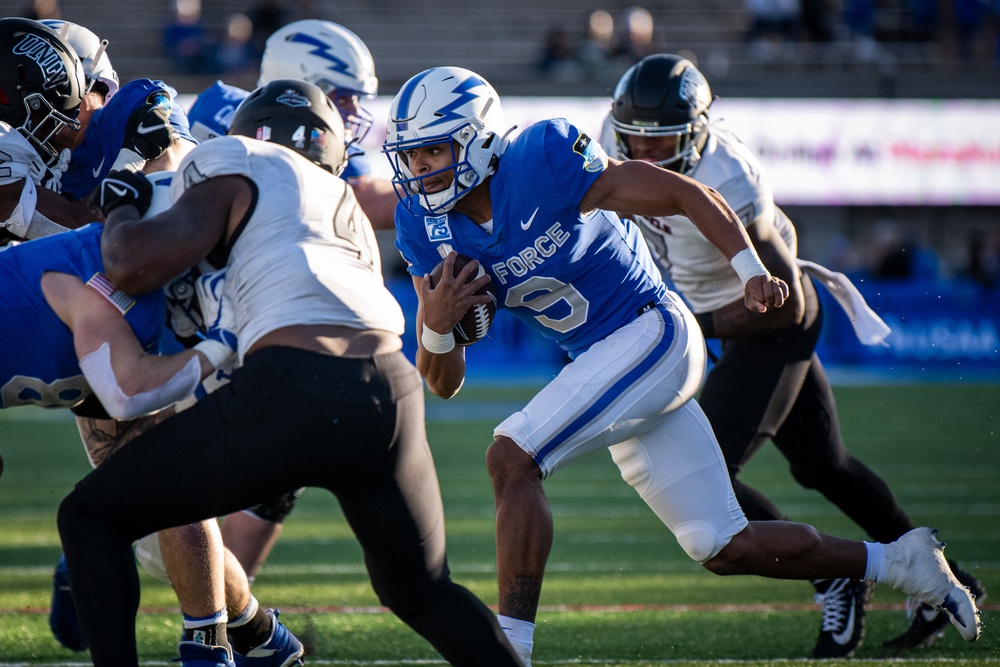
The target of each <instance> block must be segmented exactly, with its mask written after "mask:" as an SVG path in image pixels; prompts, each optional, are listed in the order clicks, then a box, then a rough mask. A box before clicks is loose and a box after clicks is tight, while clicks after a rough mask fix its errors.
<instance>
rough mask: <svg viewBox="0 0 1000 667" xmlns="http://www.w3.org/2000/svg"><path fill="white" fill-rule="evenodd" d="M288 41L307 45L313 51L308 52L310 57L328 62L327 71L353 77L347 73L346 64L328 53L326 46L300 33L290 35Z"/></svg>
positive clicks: (328, 49)
mask: <svg viewBox="0 0 1000 667" xmlns="http://www.w3.org/2000/svg"><path fill="white" fill-rule="evenodd" d="M288 41H290V42H297V43H299V44H308V45H309V46H311V47H313V49H312V50H311V51H310V52H309V53H310V55H314V56H317V57H319V58H322V59H323V60H328V61H330V67H329V69H330V70H331V71H333V72H339V73H341V74H346V75H348V76H354V74H353V72H349V71H348V70H347V63H346V62H344V61H343V60H341V59H340V58H338V57H337V56H335V55H333V54H332V53H331V52H330V46H329V45H328V44H326V43H324V42H321V41H320V40H318V39H315V38H314V37H310V36H309V35H305V34H303V33H301V32H299V33H295V34H294V35H292V37H291V39H289V40H288Z"/></svg>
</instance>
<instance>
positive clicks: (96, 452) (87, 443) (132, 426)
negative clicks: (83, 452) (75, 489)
mask: <svg viewBox="0 0 1000 667" xmlns="http://www.w3.org/2000/svg"><path fill="white" fill-rule="evenodd" d="M173 414H174V408H173V406H171V407H168V408H166V409H164V410H160V411H159V412H157V413H156V414H152V415H146V416H144V417H139V418H137V419H133V420H131V421H127V422H116V421H114V420H112V419H94V418H92V417H77V427H78V428H79V430H80V437H81V438H83V445H84V447H86V449H87V456H88V457H89V458H90V463H91V465H93V466H94V467H97V466H99V465H100V464H101V463H103V462H104V460H105V459H107V458H108V457H109V456H111V455H112V454H114V453H115V452H117V451H118V450H119V449H121V448H122V447H123V446H124V445H125V444H127V443H128V442H130V441H131V440H133V439H134V438H135V437H136V436H138V435H140V434H141V433H143V432H144V431H146V430H148V429H149V428H151V427H152V426H153V425H155V424H158V423H160V422H161V421H163V420H164V419H166V418H167V417H170V416H171V415H173Z"/></svg>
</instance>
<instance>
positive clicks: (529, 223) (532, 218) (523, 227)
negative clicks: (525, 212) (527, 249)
mask: <svg viewBox="0 0 1000 667" xmlns="http://www.w3.org/2000/svg"><path fill="white" fill-rule="evenodd" d="M536 215H538V209H537V208H536V209H535V212H534V213H532V214H531V217H530V218H528V221H527V222H525V221H524V220H522V221H521V229H523V230H524V231H528V228H529V227H531V223H533V222H534V221H535V216H536Z"/></svg>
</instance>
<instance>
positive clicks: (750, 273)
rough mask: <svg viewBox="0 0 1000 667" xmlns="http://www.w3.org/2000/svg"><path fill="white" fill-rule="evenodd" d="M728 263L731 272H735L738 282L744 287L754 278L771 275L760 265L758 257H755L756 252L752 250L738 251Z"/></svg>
mask: <svg viewBox="0 0 1000 667" xmlns="http://www.w3.org/2000/svg"><path fill="white" fill-rule="evenodd" d="M729 263H730V264H731V265H732V267H733V270H734V271H736V275H738V276H739V277H740V282H741V283H743V284H744V285H746V284H747V281H748V280H750V279H751V278H753V277H754V276H770V275H771V274H770V273H768V270H767V267H765V266H764V265H763V264H762V263H761V261H760V257H758V256H757V252H756V251H755V250H754V249H753V248H744V249H743V250H740V251H739V252H738V253H736V254H735V255H733V258H732V259H731V260H729Z"/></svg>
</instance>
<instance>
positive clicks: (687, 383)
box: [383, 67, 981, 665]
mask: <svg viewBox="0 0 1000 667" xmlns="http://www.w3.org/2000/svg"><path fill="white" fill-rule="evenodd" d="M512 129H513V128H509V127H507V126H506V124H505V123H504V119H503V113H502V110H501V104H500V99H499V97H498V96H497V94H496V91H494V90H493V88H492V87H491V86H490V85H489V84H488V83H487V82H486V81H485V80H484V79H483V78H482V77H480V76H478V75H477V74H475V73H473V72H470V71H468V70H465V69H462V68H458V67H439V68H432V69H429V70H426V71H424V72H422V73H420V74H418V75H416V76H414V77H413V78H411V79H410V80H409V81H407V82H406V83H405V84H404V85H403V87H402V88H401V89H400V91H399V92H398V93H397V95H396V97H395V99H394V100H393V103H392V106H391V109H390V117H389V120H388V124H387V129H386V140H385V143H384V146H383V151H384V152H385V153H386V155H387V156H388V158H389V160H390V162H391V163H392V167H393V171H394V174H395V176H394V182H395V183H396V185H397V187H398V188H399V189H401V190H402V191H403V192H405V193H406V196H405V197H404V198H402V199H401V201H400V203H399V205H398V206H397V209H396V239H397V240H396V245H397V247H398V248H399V249H400V251H401V252H402V254H403V256H404V258H405V259H406V260H407V262H408V264H409V270H410V273H411V275H412V276H413V287H414V290H415V291H416V293H417V296H418V298H419V305H418V310H417V327H418V330H419V335H418V340H419V345H418V349H417V367H418V369H419V370H420V372H421V374H422V375H423V377H424V378H425V380H426V382H427V386H428V388H429V389H430V390H431V392H433V393H434V394H435V395H437V396H440V397H442V398H449V397H451V396H454V395H455V394H456V393H457V392H458V391H459V389H460V388H461V386H462V384H463V382H464V379H465V373H466V367H465V355H464V351H463V349H464V348H462V347H456V345H455V338H454V336H453V334H452V330H453V328H454V327H455V325H456V324H457V323H458V322H459V320H460V319H461V318H462V316H463V315H464V314H465V312H466V310H467V309H468V308H469V307H470V306H471V305H474V304H477V303H484V302H485V301H486V300H487V299H490V298H492V297H491V296H490V295H486V296H477V295H476V294H475V292H476V290H478V289H479V288H480V287H482V286H483V285H484V284H486V283H488V282H492V286H493V290H494V292H495V294H496V298H497V302H498V304H499V305H500V306H501V307H504V308H507V309H508V310H510V311H511V313H512V314H514V315H515V316H517V317H519V318H520V319H522V320H523V321H524V322H526V323H527V324H528V325H529V326H531V327H533V328H535V329H536V330H537V331H539V332H540V333H542V334H543V335H545V336H546V337H548V338H550V339H552V340H554V341H555V342H557V343H558V344H559V345H560V346H561V347H562V348H563V349H564V350H566V352H567V353H568V354H569V355H570V358H571V359H572V361H571V362H570V363H569V364H568V365H566V366H565V367H564V368H563V370H562V371H561V372H560V373H559V375H558V376H557V377H556V378H555V379H554V380H552V381H551V382H550V383H549V384H548V385H547V386H546V387H544V388H543V389H542V390H541V391H540V392H539V393H538V394H537V395H536V396H535V397H534V398H533V399H532V400H531V401H530V402H529V403H528V404H527V405H526V406H525V407H524V408H523V409H522V410H520V411H518V412H516V413H515V414H513V415H511V416H510V417H509V418H507V419H506V420H504V421H503V422H502V423H501V424H500V425H499V426H497V427H496V429H495V430H494V433H493V437H494V439H493V443H492V444H491V445H490V446H489V448H488V450H487V453H486V464H487V469H488V472H489V474H490V478H491V480H492V484H493V491H494V497H495V501H496V545H497V579H498V582H497V583H498V588H499V601H498V602H499V613H500V616H499V620H500V625H501V627H503V628H504V631H505V632H506V633H507V636H508V638H509V639H510V640H511V643H512V644H513V645H514V647H515V648H516V649H517V651H518V653H519V655H520V657H521V659H522V660H523V661H524V662H525V664H526V665H530V662H531V651H532V646H533V641H534V638H533V635H534V620H535V614H536V611H537V608H538V601H539V596H540V593H541V586H542V576H543V574H544V570H545V562H546V560H547V558H548V554H549V550H550V547H551V544H552V528H553V527H552V516H551V512H550V510H549V507H548V503H547V500H546V498H545V493H544V490H543V484H542V483H543V480H545V479H546V478H548V477H549V476H551V475H552V474H554V473H556V472H557V471H558V470H559V469H560V468H562V467H564V466H566V465H569V464H571V463H572V462H573V461H574V460H575V459H576V458H577V457H579V456H581V455H583V454H585V453H587V452H591V451H595V450H599V449H604V448H607V449H609V450H610V451H611V454H612V458H613V459H614V461H615V463H617V465H618V466H619V468H620V469H621V472H622V477H623V478H624V479H625V481H626V482H628V483H629V484H630V485H631V486H632V487H633V488H634V489H635V490H636V491H637V492H638V494H639V496H640V497H641V498H642V499H643V500H644V501H645V502H646V504H647V505H648V506H649V507H650V509H652V510H653V511H654V512H655V513H656V515H657V516H658V517H659V518H660V519H661V520H662V521H663V523H664V524H665V525H666V526H667V527H668V528H669V529H670V531H671V532H672V533H673V535H674V537H675V538H676V539H677V542H678V543H679V544H680V546H681V547H682V548H683V549H684V551H685V552H686V553H687V554H688V555H689V556H690V557H691V558H692V559H693V560H695V561H697V562H699V563H701V564H702V565H703V566H704V567H705V568H707V569H708V570H709V571H711V572H714V573H716V574H721V575H731V574H758V575H763V576H768V577H776V578H786V579H820V578H833V577H851V578H855V579H862V578H863V579H865V580H870V581H878V582H881V583H885V584H888V585H891V586H893V587H894V588H897V589H899V590H903V591H904V592H907V593H908V594H911V595H914V596H916V597H917V598H919V599H921V600H922V601H924V602H927V603H928V604H931V605H933V606H936V607H941V606H943V607H944V609H945V610H946V612H947V613H948V614H949V616H950V618H951V620H952V623H953V624H954V625H955V626H956V627H957V628H958V629H959V631H960V632H961V634H962V636H963V637H964V638H965V639H967V640H970V641H972V640H975V639H977V638H978V637H979V634H980V625H981V623H980V620H979V610H978V609H977V608H976V605H975V601H974V600H973V598H972V596H971V595H970V594H969V592H968V590H967V589H966V588H965V587H964V586H962V585H961V584H960V583H959V581H958V580H957V579H955V577H954V575H953V574H952V573H951V570H950V569H949V568H948V565H947V563H946V562H945V559H944V556H943V553H942V547H943V544H942V543H940V542H938V541H937V540H936V539H935V538H934V537H933V531H932V530H931V529H929V528H919V529H915V530H914V531H911V532H910V533H907V534H906V535H904V536H903V537H901V538H900V539H899V540H897V541H896V542H893V543H891V544H882V543H863V542H859V541H853V540H846V539H841V538H837V537H832V536H828V535H823V534H821V533H819V532H818V531H817V530H816V529H815V528H813V527H811V526H808V525H804V524H798V523H791V522H782V521H760V522H748V520H747V518H746V517H745V516H744V514H743V511H742V509H741V508H740V506H739V503H738V502H737V500H736V496H735V494H734V493H733V488H732V485H731V483H730V480H729V474H728V471H727V469H726V464H725V461H724V459H723V457H722V454H721V452H720V449H719V445H718V442H717V441H716V440H715V436H714V435H713V433H712V428H711V426H710V425H709V423H708V420H707V419H706V418H705V415H704V414H703V412H702V411H701V409H700V407H699V406H698V404H697V402H696V401H695V400H694V398H693V397H694V394H695V392H696V391H697V389H698V387H699V386H700V384H701V380H702V377H703V374H704V371H705V362H706V354H705V343H704V339H703V337H702V335H701V332H700V329H699V327H698V323H697V321H696V320H695V318H694V316H693V314H692V313H691V311H690V310H688V308H687V307H686V306H685V305H684V304H683V303H682V302H681V300H680V298H679V297H678V296H677V295H676V294H674V293H673V292H671V291H669V290H668V289H667V288H666V287H665V285H664V283H663V281H662V280H661V277H660V273H659V271H658V270H657V269H656V267H655V265H654V264H653V260H652V258H651V256H650V254H649V250H648V249H647V246H646V244H645V243H644V242H643V241H642V239H641V235H640V232H639V230H638V228H637V227H636V225H635V224H634V223H632V222H631V221H629V220H627V219H624V220H623V219H620V218H619V217H618V216H617V215H616V214H615V213H613V212H612V211H623V212H628V213H631V214H635V215H646V216H664V215H676V214H682V215H685V216H686V217H688V218H689V219H690V220H691V221H692V222H693V223H694V224H695V225H696V226H697V227H698V229H699V231H700V232H701V233H702V234H703V235H704V236H705V237H706V238H708V239H709V240H710V241H711V242H712V244H713V245H714V246H715V247H716V248H718V250H719V251H720V252H721V253H722V254H723V255H724V256H725V258H726V259H727V260H728V262H729V263H730V265H731V266H732V269H733V270H734V272H735V274H736V275H737V276H738V277H739V280H740V283H741V284H742V288H743V292H742V293H743V300H744V305H745V306H746V307H747V308H749V309H750V310H752V311H755V312H766V311H768V310H769V309H771V308H777V307H780V306H781V305H782V304H783V302H784V300H785V299H786V298H787V296H788V285H787V284H786V283H785V282H784V281H782V280H780V279H778V278H775V277H772V276H771V275H770V274H769V273H768V272H767V270H766V268H765V267H764V266H763V264H762V263H761V262H760V259H759V258H758V257H757V254H756V252H755V250H754V248H753V245H752V244H751V242H750V239H749V237H748V235H747V233H746V230H745V229H744V227H743V224H742V223H741V222H740V219H739V217H738V216H737V215H736V213H734V212H733V210H732V209H731V208H730V207H729V206H728V205H727V204H726V202H725V200H724V199H722V197H721V196H720V195H719V194H718V193H717V192H716V191H714V190H712V189H709V188H707V187H705V186H702V185H700V184H698V183H697V182H696V181H694V180H693V179H690V178H688V177H686V176H683V175H680V174H677V173H674V172H671V171H668V170H665V169H661V168H659V167H656V166H654V165H652V164H649V163H645V162H640V161H634V160H627V161H624V162H619V161H617V160H612V159H609V158H608V157H607V155H606V154H605V152H604V150H603V149H602V148H601V146H600V145H599V144H598V143H597V142H596V141H593V140H591V138H590V137H588V136H587V135H585V134H584V133H582V132H581V131H580V130H579V129H577V128H576V127H574V126H573V125H571V124H570V123H569V122H567V121H566V120H564V119H554V120H548V121H542V122H538V123H535V124H533V125H531V126H529V127H527V128H526V129H524V130H523V131H522V132H521V133H520V135H519V136H517V137H516V138H515V139H513V140H511V139H510V133H511V131H512ZM456 252H458V253H462V254H464V255H467V256H469V257H471V258H473V259H474V260H476V261H475V262H470V263H469V264H468V265H467V266H466V267H464V268H463V269H462V270H461V271H460V272H459V273H458V275H457V276H454V277H452V272H453V267H454V262H455V257H456ZM442 258H444V268H443V272H442V277H441V279H440V281H439V282H438V283H437V284H436V285H435V287H434V288H433V289H432V288H431V286H430V280H429V274H430V272H431V271H432V269H434V267H435V266H436V265H437V264H438V263H439V262H441V260H442ZM477 265H478V266H477ZM479 266H481V267H482V268H483V269H485V272H486V273H485V275H483V276H481V277H479V278H476V279H475V280H472V281H471V282H466V280H467V279H468V278H470V277H472V276H474V275H475V273H474V272H475V271H477V269H478V267H479Z"/></svg>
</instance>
